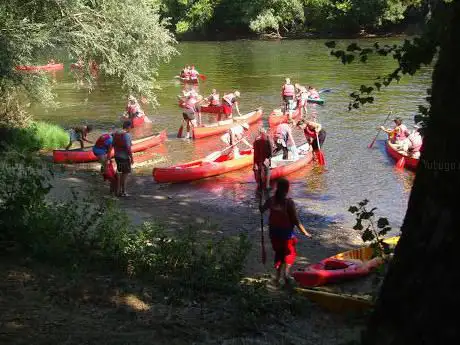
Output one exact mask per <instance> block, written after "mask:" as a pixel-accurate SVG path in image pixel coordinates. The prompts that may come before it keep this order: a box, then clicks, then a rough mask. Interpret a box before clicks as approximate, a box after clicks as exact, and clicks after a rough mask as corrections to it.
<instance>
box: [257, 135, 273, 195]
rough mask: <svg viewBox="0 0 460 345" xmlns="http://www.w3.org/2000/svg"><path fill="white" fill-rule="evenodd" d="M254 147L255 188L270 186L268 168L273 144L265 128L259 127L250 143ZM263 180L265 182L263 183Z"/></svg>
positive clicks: (260, 188) (267, 187)
mask: <svg viewBox="0 0 460 345" xmlns="http://www.w3.org/2000/svg"><path fill="white" fill-rule="evenodd" d="M252 146H253V148H254V164H253V167H252V169H253V170H254V178H255V180H256V182H257V190H262V189H263V188H265V189H267V190H268V189H269V188H270V168H271V159H272V153H273V144H272V141H271V139H270V136H269V135H268V134H267V131H266V130H265V128H263V127H261V128H260V129H259V136H258V137H257V138H256V139H255V140H254V143H253V144H252ZM264 182H265V183H264Z"/></svg>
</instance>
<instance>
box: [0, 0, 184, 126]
mask: <svg viewBox="0 0 460 345" xmlns="http://www.w3.org/2000/svg"><path fill="white" fill-rule="evenodd" d="M166 24H167V22H166V21H164V20H161V19H160V15H159V3H157V2H156V1H152V0H137V1H129V0H73V1H52V0H33V1H28V2H24V1H22V0H10V1H2V2H1V3H0V43H1V46H2V49H1V51H0V72H1V74H0V102H1V104H0V124H3V125H6V126H11V125H16V126H23V125H26V124H27V122H28V118H27V116H26V113H25V112H24V105H26V104H27V102H29V101H37V100H41V101H44V102H50V100H51V99H52V94H51V87H50V83H49V80H48V78H47V77H46V75H41V74H24V73H18V72H16V71H15V70H14V66H16V65H23V64H24V65H26V64H32V65H33V64H37V63H38V61H40V60H42V61H43V59H44V58H53V55H55V54H62V53H64V54H66V55H67V56H69V58H71V59H77V58H78V57H80V58H82V59H83V60H84V61H85V62H86V63H89V62H90V61H94V62H95V63H96V64H97V65H98V68H99V73H101V74H104V75H106V76H108V77H112V78H116V79H118V80H119V83H120V86H121V87H123V88H124V89H125V90H126V92H133V93H137V94H139V95H143V96H145V97H147V98H148V99H149V100H150V101H151V102H152V103H154V104H156V98H155V94H154V90H155V88H156V87H157V86H156V84H155V77H156V75H157V68H158V65H159V63H161V62H162V61H167V60H168V59H169V58H170V57H171V56H172V55H173V54H175V53H176V50H175V48H174V44H175V39H174V37H173V35H172V34H171V33H170V32H169V31H168V30H167V29H166ZM85 65H87V64H85ZM83 73H84V77H85V78H86V80H87V81H88V82H89V83H91V82H92V81H93V77H92V74H91V69H90V68H89V67H88V68H85V69H84V70H83Z"/></svg>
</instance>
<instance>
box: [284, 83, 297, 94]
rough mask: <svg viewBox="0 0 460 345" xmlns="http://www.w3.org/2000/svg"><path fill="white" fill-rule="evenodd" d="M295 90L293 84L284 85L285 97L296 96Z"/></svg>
mask: <svg viewBox="0 0 460 345" xmlns="http://www.w3.org/2000/svg"><path fill="white" fill-rule="evenodd" d="M294 95H295V88H294V85H292V84H284V86H283V96H294Z"/></svg>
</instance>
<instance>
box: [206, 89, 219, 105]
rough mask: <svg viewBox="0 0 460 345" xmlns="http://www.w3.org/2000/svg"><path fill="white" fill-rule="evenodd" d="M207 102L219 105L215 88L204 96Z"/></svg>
mask: <svg viewBox="0 0 460 345" xmlns="http://www.w3.org/2000/svg"><path fill="white" fill-rule="evenodd" d="M206 99H207V100H208V102H209V105H211V106H213V107H219V106H220V96H219V94H218V93H217V91H216V89H212V92H211V94H210V95H209V96H208V97H207V98H206Z"/></svg>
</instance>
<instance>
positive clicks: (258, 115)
mask: <svg viewBox="0 0 460 345" xmlns="http://www.w3.org/2000/svg"><path fill="white" fill-rule="evenodd" d="M262 115H263V112H262V109H258V110H257V111H254V112H251V113H249V114H247V115H243V116H241V117H233V122H232V123H229V124H225V125H220V126H219V125H217V126H202V127H195V128H193V138H194V139H201V138H206V137H210V136H213V135H218V134H222V133H225V132H226V131H228V130H229V129H230V128H231V127H233V126H235V124H238V123H243V122H246V123H247V124H249V125H251V124H253V123H256V122H258V121H260V120H261V119H262Z"/></svg>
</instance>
